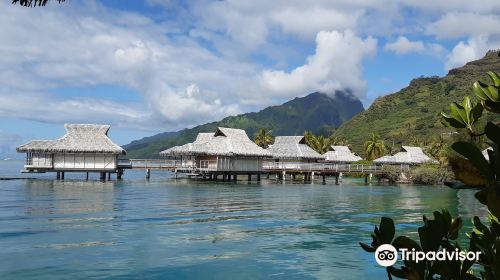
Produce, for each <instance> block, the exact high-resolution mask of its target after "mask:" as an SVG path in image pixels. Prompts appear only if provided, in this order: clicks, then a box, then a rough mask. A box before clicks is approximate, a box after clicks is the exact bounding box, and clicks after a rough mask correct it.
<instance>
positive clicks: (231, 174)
mask: <svg viewBox="0 0 500 280" xmlns="http://www.w3.org/2000/svg"><path fill="white" fill-rule="evenodd" d="M118 166H119V167H120V168H123V169H142V170H145V171H146V178H147V179H149V178H150V176H151V170H165V171H171V172H174V173H175V176H176V177H177V174H185V175H187V176H188V177H198V178H203V179H207V180H219V179H222V180H223V181H233V180H236V178H238V176H242V175H243V176H248V180H249V181H250V180H251V178H252V176H253V175H256V176H257V180H258V181H260V178H261V175H266V176H267V177H268V178H270V176H271V175H272V176H274V178H276V179H278V180H296V179H297V177H300V178H302V179H303V180H304V181H305V182H307V181H312V180H314V179H315V177H321V178H322V181H323V182H325V181H326V177H335V183H337V184H338V183H339V182H341V181H342V177H343V176H344V175H349V174H351V175H352V174H357V175H358V176H362V177H364V178H365V181H366V182H367V183H368V182H371V180H372V177H374V176H379V177H380V176H382V177H383V176H384V175H385V171H384V169H383V168H382V166H380V165H369V164H336V163H304V162H273V161H265V162H264V163H263V168H262V170H261V171H244V170H240V171H237V172H235V171H231V170H230V169H228V170H220V169H217V168H216V165H215V164H213V163H211V162H210V161H200V162H199V164H197V165H196V166H194V165H186V164H185V162H184V163H183V162H182V161H180V160H161V159H130V160H120V161H119V163H118ZM398 167H399V169H400V170H401V172H407V171H408V170H409V165H404V164H403V165H399V166H398ZM219 176H220V177H219Z"/></svg>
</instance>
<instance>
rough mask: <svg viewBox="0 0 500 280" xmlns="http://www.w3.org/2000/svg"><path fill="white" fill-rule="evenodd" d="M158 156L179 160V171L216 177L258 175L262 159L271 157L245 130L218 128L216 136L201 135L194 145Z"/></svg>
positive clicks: (186, 145) (167, 151) (175, 148)
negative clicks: (222, 174)
mask: <svg viewBox="0 0 500 280" xmlns="http://www.w3.org/2000/svg"><path fill="white" fill-rule="evenodd" d="M160 155H161V156H171V157H178V158H180V161H181V163H180V164H179V167H180V168H179V169H180V170H184V171H186V172H189V171H190V170H191V172H193V171H194V172H200V171H201V172H212V173H215V174H216V173H218V172H231V173H232V174H251V173H259V172H261V171H262V164H263V161H264V159H265V158H270V157H271V153H270V152H268V151H266V150H265V149H263V148H261V147H259V146H257V145H256V144H255V143H254V142H253V141H252V140H250V138H248V136H247V134H246V132H245V131H244V130H242V129H234V128H225V127H219V128H217V130H216V131H215V133H200V134H198V137H197V138H196V140H195V141H194V142H193V143H188V144H185V145H182V146H176V147H172V148H170V149H167V150H165V151H162V152H160Z"/></svg>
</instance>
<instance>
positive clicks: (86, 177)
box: [85, 172, 89, 181]
mask: <svg viewBox="0 0 500 280" xmlns="http://www.w3.org/2000/svg"><path fill="white" fill-rule="evenodd" d="M85 180H86V181H88V180H89V173H88V172H87V175H86V176H85Z"/></svg>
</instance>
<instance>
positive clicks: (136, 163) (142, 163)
mask: <svg viewBox="0 0 500 280" xmlns="http://www.w3.org/2000/svg"><path fill="white" fill-rule="evenodd" d="M127 162H128V163H130V165H131V166H132V168H146V169H148V168H159V169H161V168H174V167H181V161H180V160H164V159H130V160H128V161H125V160H120V161H119V163H118V164H119V165H123V164H127Z"/></svg>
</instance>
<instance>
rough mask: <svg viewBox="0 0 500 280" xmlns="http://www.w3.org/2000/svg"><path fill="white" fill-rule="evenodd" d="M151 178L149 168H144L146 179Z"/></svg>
mask: <svg viewBox="0 0 500 280" xmlns="http://www.w3.org/2000/svg"><path fill="white" fill-rule="evenodd" d="M149 178H151V169H146V179H148V180H149Z"/></svg>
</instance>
